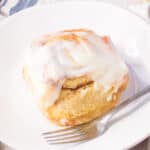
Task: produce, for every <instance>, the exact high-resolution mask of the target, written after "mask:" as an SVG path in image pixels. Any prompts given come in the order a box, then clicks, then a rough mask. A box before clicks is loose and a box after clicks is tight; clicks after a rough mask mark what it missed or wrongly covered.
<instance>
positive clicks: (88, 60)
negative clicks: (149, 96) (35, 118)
mask: <svg viewBox="0 0 150 150" xmlns="http://www.w3.org/2000/svg"><path fill="white" fill-rule="evenodd" d="M28 52H29V53H28V56H27V59H26V61H25V63H24V66H23V78H24V80H25V82H26V83H27V85H28V87H29V89H30V90H31V91H32V93H33V95H34V98H35V100H36V102H37V104H38V106H39V108H40V109H41V111H42V112H43V114H44V115H45V116H46V117H47V118H48V119H49V120H50V121H52V122H54V123H56V124H57V125H61V126H75V125H79V124H82V123H86V122H89V121H91V120H93V119H95V118H97V117H101V116H102V115H103V114H105V113H106V112H108V111H110V110H111V109H112V108H114V107H115V106H116V105H117V104H118V102H119V100H120V96H121V94H122V92H123V91H124V90H125V89H126V87H127V84H128V68H127V66H126V64H125V63H124V61H123V60H122V59H121V57H120V55H119V54H118V52H117V50H116V48H115V47H114V45H113V44H112V42H111V40H110V38H109V37H108V36H99V35H97V34H96V33H95V32H93V31H91V30H87V29H73V30H64V31H60V32H56V33H51V34H48V35H44V36H42V37H40V38H38V39H36V40H35V41H33V42H32V43H31V45H30V46H29V47H28Z"/></svg>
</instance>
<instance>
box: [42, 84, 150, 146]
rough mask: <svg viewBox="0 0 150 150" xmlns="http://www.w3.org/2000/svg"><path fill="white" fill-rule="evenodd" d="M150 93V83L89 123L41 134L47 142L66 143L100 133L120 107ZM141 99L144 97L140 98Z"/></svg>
mask: <svg viewBox="0 0 150 150" xmlns="http://www.w3.org/2000/svg"><path fill="white" fill-rule="evenodd" d="M148 93H150V85H148V86H146V87H145V88H144V89H143V90H141V91H139V92H137V93H135V94H134V95H133V96H131V97H130V98H128V99H127V100H125V101H124V102H123V103H122V104H120V105H118V106H117V107H116V108H114V109H112V110H111V111H110V112H109V113H107V114H105V115H104V116H103V117H102V118H100V119H96V120H93V121H91V122H89V123H86V124H82V125H78V126H75V127H69V128H65V129H60V130H56V131H51V132H44V133H42V136H43V137H44V139H45V140H46V141H47V142H48V144H66V143H76V142H82V141H86V140H90V139H92V138H95V137H97V136H98V135H102V134H103V133H104V132H105V131H106V130H107V129H108V126H109V125H110V121H111V119H112V117H113V116H114V115H115V114H116V113H118V112H119V111H120V110H121V109H122V108H124V107H126V106H128V105H129V104H131V103H132V102H133V101H134V102H135V101H137V100H138V98H140V97H142V96H144V95H146V94H148ZM140 100H142V101H144V100H146V99H140ZM148 100H150V99H148Z"/></svg>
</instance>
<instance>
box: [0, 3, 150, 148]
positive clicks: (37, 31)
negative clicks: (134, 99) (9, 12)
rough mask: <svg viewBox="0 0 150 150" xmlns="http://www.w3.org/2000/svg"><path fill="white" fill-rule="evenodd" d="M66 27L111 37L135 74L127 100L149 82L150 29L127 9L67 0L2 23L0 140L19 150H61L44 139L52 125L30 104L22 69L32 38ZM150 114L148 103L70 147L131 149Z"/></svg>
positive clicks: (145, 132) (149, 125)
mask: <svg viewBox="0 0 150 150" xmlns="http://www.w3.org/2000/svg"><path fill="white" fill-rule="evenodd" d="M67 28H89V29H93V30H95V31H96V32H97V33H99V34H101V35H102V34H107V35H110V36H111V38H112V40H113V42H114V43H115V45H116V46H117V47H118V48H119V49H120V52H121V53H122V55H123V56H124V58H125V59H126V61H127V63H128V64H130V66H131V68H132V69H130V71H131V70H132V71H131V72H134V74H136V76H135V75H134V76H132V77H133V78H132V79H131V81H132V82H131V83H134V85H132V86H134V87H132V86H131V88H132V90H130V89H128V94H127V93H126V94H127V95H128V96H129V94H131V93H132V94H133V92H135V90H137V88H140V87H141V86H145V85H146V83H147V84H148V83H149V81H148V80H149V74H148V72H150V65H149V64H150V59H149V58H150V42H149V40H150V27H149V25H148V24H147V23H146V22H145V21H143V20H141V19H140V18H138V17H137V16H135V15H133V14H131V13H130V12H128V11H126V10H123V9H121V8H117V7H115V6H112V5H108V4H105V3H99V2H93V3H91V2H87V3H81V2H80V3H79V2H76V3H75V2H70V3H67V2H64V3H53V4H51V5H46V6H40V7H39V6H38V7H34V8H31V9H28V10H25V11H22V12H20V13H18V14H16V15H14V16H12V17H10V18H8V19H7V20H5V21H4V22H3V23H1V24H0V91H1V92H0V140H2V141H3V142H5V143H7V144H9V145H11V146H12V147H14V148H16V149H17V150H50V149H57V148H58V147H55V148H54V147H52V146H49V145H47V143H46V142H44V140H43V139H42V138H41V136H40V133H41V132H42V131H46V130H48V129H50V128H51V129H52V125H50V123H48V121H47V120H46V119H45V118H44V117H43V116H42V115H41V114H40V112H39V111H38V109H37V107H36V106H35V104H34V103H33V102H32V100H30V98H29V97H30V96H29V95H28V93H27V92H26V90H25V88H24V86H23V83H22V81H21V72H20V68H19V66H20V64H21V60H22V58H23V55H24V49H25V47H26V45H27V44H28V43H29V42H30V40H31V39H33V38H34V37H37V36H39V35H41V34H44V33H48V32H54V31H56V30H62V29H67ZM133 70H134V71H133ZM133 81H135V82H136V83H135V82H133ZM133 88H134V89H133ZM135 88H136V89H135ZM127 95H126V97H127ZM147 98H148V97H147ZM149 115H150V103H147V104H145V105H142V106H141V107H140V108H139V109H138V110H137V111H134V112H133V113H129V114H128V115H126V117H123V119H121V120H120V121H118V122H116V123H115V124H114V125H112V127H111V128H110V129H109V130H108V131H107V132H106V133H105V134H104V135H103V136H101V137H98V138H96V139H94V140H91V141H89V142H86V143H82V144H80V145H73V146H71V147H69V149H72V150H77V149H78V150H79V149H82V150H87V149H92V148H94V149H103V150H107V149H112V150H121V149H127V148H129V147H131V146H133V145H134V144H137V143H138V142H140V141H141V140H143V139H144V138H146V137H148V136H149V133H150V120H149ZM67 147H68V146H67ZM59 148H60V147H59ZM61 149H62V147H61ZM65 149H66V148H65Z"/></svg>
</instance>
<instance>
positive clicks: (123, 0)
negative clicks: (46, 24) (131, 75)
mask: <svg viewBox="0 0 150 150" xmlns="http://www.w3.org/2000/svg"><path fill="white" fill-rule="evenodd" d="M12 1H14V0H9V5H10V2H12ZM40 1H43V2H46V0H40ZM50 1H54V0H49V2H50ZM56 1H57V0H56ZM101 1H105V2H110V3H113V4H116V5H119V6H121V7H125V8H127V7H128V6H129V5H134V4H137V3H141V2H142V1H146V0H101ZM3 19H4V17H3V16H1V15H0V20H3ZM0 150H12V148H10V147H9V146H7V145H5V144H4V143H2V142H0ZM130 150H150V138H147V139H145V140H144V141H142V142H141V143H139V144H138V145H136V146H135V147H133V148H131V149H130Z"/></svg>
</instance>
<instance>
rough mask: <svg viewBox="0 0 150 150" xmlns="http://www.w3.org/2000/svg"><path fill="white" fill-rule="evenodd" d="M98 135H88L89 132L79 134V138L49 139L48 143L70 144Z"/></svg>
mask: <svg viewBox="0 0 150 150" xmlns="http://www.w3.org/2000/svg"><path fill="white" fill-rule="evenodd" d="M95 137H96V135H92V136H88V134H85V135H82V136H79V137H78V138H73V139H70V140H68V139H66V140H62V141H49V142H48V144H69V143H77V142H83V141H87V140H90V139H93V138H95Z"/></svg>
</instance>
